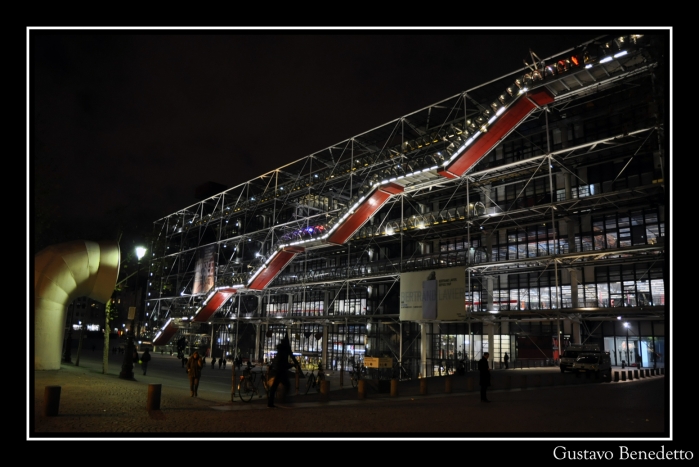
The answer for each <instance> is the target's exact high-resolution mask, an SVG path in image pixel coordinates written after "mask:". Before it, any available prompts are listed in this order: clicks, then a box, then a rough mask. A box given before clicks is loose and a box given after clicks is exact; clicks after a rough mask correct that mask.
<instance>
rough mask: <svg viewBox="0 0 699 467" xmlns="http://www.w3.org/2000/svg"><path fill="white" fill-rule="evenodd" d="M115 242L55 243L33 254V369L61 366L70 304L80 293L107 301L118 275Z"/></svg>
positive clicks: (102, 301) (118, 253)
mask: <svg viewBox="0 0 699 467" xmlns="http://www.w3.org/2000/svg"><path fill="white" fill-rule="evenodd" d="M119 263H120V252H119V244H118V243H116V242H99V243H97V242H90V241H84V240H78V241H74V242H68V243H61V244H58V245H52V246H50V247H48V248H45V249H43V250H41V251H40V252H39V253H37V254H36V255H35V256H34V369H35V370H59V369H60V368H61V349H62V346H63V333H64V330H65V324H66V317H67V313H68V305H69V304H70V303H71V302H72V301H73V300H75V299H76V298H79V297H89V298H91V299H93V300H96V301H98V302H101V303H106V302H107V300H109V298H110V297H111V296H112V293H113V292H114V288H115V287H116V281H117V277H118V276H119Z"/></svg>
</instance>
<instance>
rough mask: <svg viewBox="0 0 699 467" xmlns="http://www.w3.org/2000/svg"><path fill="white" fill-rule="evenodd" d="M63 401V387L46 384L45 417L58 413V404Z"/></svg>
mask: <svg viewBox="0 0 699 467" xmlns="http://www.w3.org/2000/svg"><path fill="white" fill-rule="evenodd" d="M60 402H61V387H60V386H46V388H45V389H44V417H55V416H56V415H58V406H59V405H60Z"/></svg>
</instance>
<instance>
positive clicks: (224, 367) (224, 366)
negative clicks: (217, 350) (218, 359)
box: [223, 358, 228, 370]
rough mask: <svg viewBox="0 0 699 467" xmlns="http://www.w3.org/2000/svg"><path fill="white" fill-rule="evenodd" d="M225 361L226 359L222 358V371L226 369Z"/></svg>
mask: <svg viewBox="0 0 699 467" xmlns="http://www.w3.org/2000/svg"><path fill="white" fill-rule="evenodd" d="M227 360H228V359H227V358H224V359H223V369H224V370H225V369H226V361H227Z"/></svg>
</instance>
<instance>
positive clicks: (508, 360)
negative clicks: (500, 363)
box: [503, 352, 510, 370]
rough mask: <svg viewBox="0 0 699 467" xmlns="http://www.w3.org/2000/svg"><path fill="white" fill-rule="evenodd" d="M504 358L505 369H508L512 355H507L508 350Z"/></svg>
mask: <svg viewBox="0 0 699 467" xmlns="http://www.w3.org/2000/svg"><path fill="white" fill-rule="evenodd" d="M503 360H505V369H506V370H507V369H508V368H510V356H509V355H507V352H505V358H504V359H503Z"/></svg>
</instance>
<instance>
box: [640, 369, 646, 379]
mask: <svg viewBox="0 0 699 467" xmlns="http://www.w3.org/2000/svg"><path fill="white" fill-rule="evenodd" d="M639 376H640V377H641V378H645V377H646V372H645V370H641V371H640V372H639Z"/></svg>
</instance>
